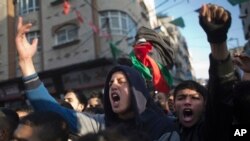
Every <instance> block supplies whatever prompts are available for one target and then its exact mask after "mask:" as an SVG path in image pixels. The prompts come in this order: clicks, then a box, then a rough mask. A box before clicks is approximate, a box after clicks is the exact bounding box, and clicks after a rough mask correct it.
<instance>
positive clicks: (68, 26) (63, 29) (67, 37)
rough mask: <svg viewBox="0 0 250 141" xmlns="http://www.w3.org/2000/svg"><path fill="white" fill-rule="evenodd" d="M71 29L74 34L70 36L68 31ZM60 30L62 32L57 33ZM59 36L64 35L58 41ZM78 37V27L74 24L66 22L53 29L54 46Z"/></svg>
mask: <svg viewBox="0 0 250 141" xmlns="http://www.w3.org/2000/svg"><path fill="white" fill-rule="evenodd" d="M72 31H74V32H75V36H70V33H71V32H72ZM60 32H62V34H59V33H60ZM74 32H73V33H74ZM59 36H64V37H65V39H64V40H62V41H59ZM78 38H79V27H78V26H77V25H75V24H66V25H63V26H61V27H60V28H58V29H57V30H56V31H55V36H54V41H55V42H54V44H55V46H59V45H62V44H66V43H69V42H73V41H75V40H78Z"/></svg>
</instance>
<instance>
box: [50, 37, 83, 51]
mask: <svg viewBox="0 0 250 141" xmlns="http://www.w3.org/2000/svg"><path fill="white" fill-rule="evenodd" d="M79 42H80V40H79V39H76V40H73V41H70V42H67V43H64V44H60V45H55V46H53V49H61V48H65V47H68V46H72V45H76V44H78V43H79Z"/></svg>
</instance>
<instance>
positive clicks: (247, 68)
mask: <svg viewBox="0 0 250 141" xmlns="http://www.w3.org/2000/svg"><path fill="white" fill-rule="evenodd" d="M233 62H234V64H235V65H237V66H238V67H239V68H240V69H242V70H243V71H244V72H245V73H250V57H249V56H248V55H247V54H245V53H241V54H238V53H235V54H234V59H233Z"/></svg>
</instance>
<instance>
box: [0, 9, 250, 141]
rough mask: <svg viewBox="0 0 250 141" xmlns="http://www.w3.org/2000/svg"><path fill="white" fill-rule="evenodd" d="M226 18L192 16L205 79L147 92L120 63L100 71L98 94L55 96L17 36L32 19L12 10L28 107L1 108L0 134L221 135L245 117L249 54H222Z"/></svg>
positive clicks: (214, 12) (43, 140)
mask: <svg viewBox="0 0 250 141" xmlns="http://www.w3.org/2000/svg"><path fill="white" fill-rule="evenodd" d="M231 20H232V19H231V15H230V12H229V11H227V10H226V9H224V8H223V7H221V6H218V5H214V4H205V5H203V6H202V7H201V8H200V14H199V23H200V26H201V27H202V28H203V30H204V32H205V33H206V35H207V40H208V42H209V43H210V47H211V53H210V55H209V59H210V68H209V81H208V84H207V85H206V86H203V85H201V84H199V83H197V82H195V81H193V80H186V81H183V82H181V83H180V84H178V85H177V86H176V87H174V88H173V89H172V90H171V91H169V93H163V92H161V91H155V92H154V93H153V95H152V94H151V92H150V91H149V88H148V85H147V82H146V81H145V77H144V76H143V75H142V74H141V73H140V71H138V70H137V69H135V68H134V67H132V66H131V65H121V64H120V65H117V66H114V67H113V68H112V69H111V70H110V72H109V73H108V75H107V77H106V82H105V86H104V93H103V94H98V93H93V94H91V96H90V97H89V99H87V98H86V97H85V96H84V94H83V93H81V92H80V91H78V90H69V91H67V92H66V93H65V96H64V99H63V100H62V101H61V102H58V101H57V100H55V99H54V98H53V97H52V96H51V95H50V94H49V92H48V90H47V89H46V88H45V86H44V84H43V83H42V82H41V80H40V79H39V76H38V75H37V73H36V71H35V68H34V65H33V61H32V58H33V56H34V55H35V52H36V50H37V42H38V41H37V39H35V40H33V42H32V43H29V42H28V41H27V39H26V35H25V34H26V33H27V32H28V31H29V30H30V28H31V26H32V25H31V24H29V23H28V24H23V21H22V17H19V21H18V25H17V36H16V48H17V52H18V57H19V66H20V69H21V72H22V75H23V82H24V85H25V89H26V96H27V99H28V100H29V102H30V103H31V105H32V109H30V108H27V109H18V111H17V112H14V111H12V110H10V109H7V108H1V110H0V141H10V140H11V141H68V140H71V141H118V140H119V141H135V140H141V141H217V140H218V141H219V140H220V141H221V140H223V141H229V140H230V137H231V131H230V129H231V127H232V126H233V125H240V124H249V123H250V108H249V106H250V100H249V99H250V95H249V94H250V89H249V86H250V81H249V80H250V77H249V76H250V75H249V74H250V57H249V56H247V55H246V54H245V53H244V52H242V53H240V54H233V55H230V53H229V51H228V49H227V44H226V40H227V32H228V29H229V28H230V25H231ZM140 37H143V36H140ZM141 41H142V40H141V39H140V42H137V43H138V44H141ZM141 46H142V45H141ZM236 66H237V67H238V68H239V69H241V70H242V71H243V72H244V75H243V77H242V78H240V77H237V76H238V74H237V71H236Z"/></svg>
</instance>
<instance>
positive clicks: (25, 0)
mask: <svg viewBox="0 0 250 141" xmlns="http://www.w3.org/2000/svg"><path fill="white" fill-rule="evenodd" d="M18 2H19V5H18V6H19V14H20V15H25V14H29V13H32V12H34V11H38V10H39V0H19V1H18Z"/></svg>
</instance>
